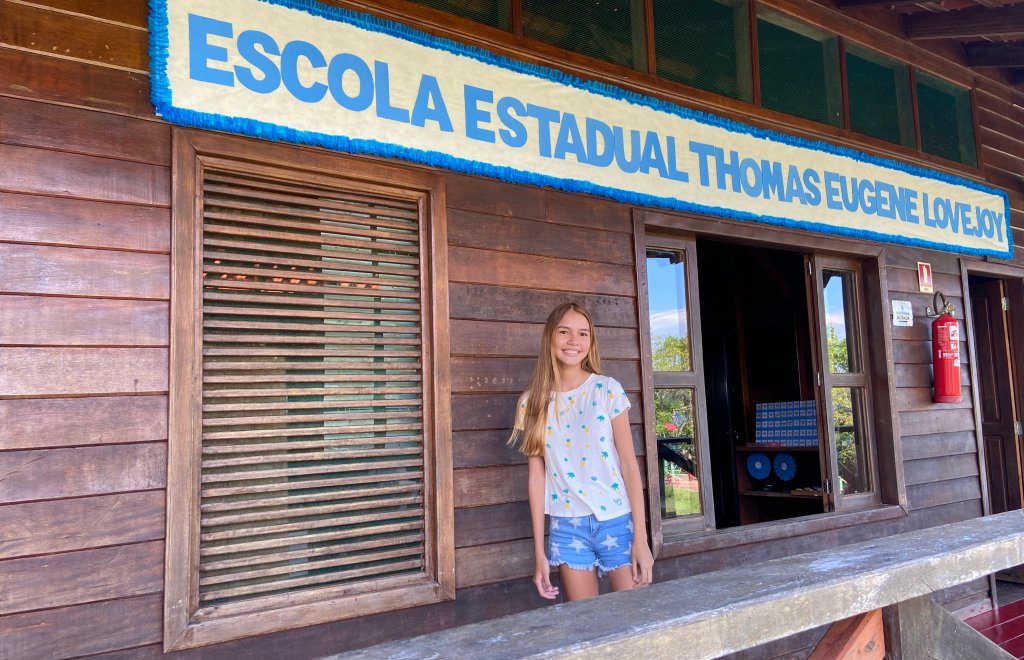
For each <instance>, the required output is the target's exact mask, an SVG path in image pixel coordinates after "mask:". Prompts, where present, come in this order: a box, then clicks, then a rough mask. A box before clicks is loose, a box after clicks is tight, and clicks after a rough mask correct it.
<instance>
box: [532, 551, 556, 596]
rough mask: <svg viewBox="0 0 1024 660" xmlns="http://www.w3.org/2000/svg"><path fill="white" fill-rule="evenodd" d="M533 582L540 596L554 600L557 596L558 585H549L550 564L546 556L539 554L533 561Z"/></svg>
mask: <svg viewBox="0 0 1024 660" xmlns="http://www.w3.org/2000/svg"><path fill="white" fill-rule="evenodd" d="M533 584H534V585H535V586H536V587H537V593H538V594H540V597H541V598H547V599H548V600H554V599H555V598H557V597H558V587H553V586H551V565H550V564H549V563H548V558H547V557H546V556H543V555H541V556H539V557H537V561H536V562H534V570H533Z"/></svg>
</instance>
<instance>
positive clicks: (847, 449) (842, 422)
mask: <svg viewBox="0 0 1024 660" xmlns="http://www.w3.org/2000/svg"><path fill="white" fill-rule="evenodd" d="M832 425H833V427H834V428H835V433H836V454H837V456H836V458H837V462H838V464H839V492H840V493H842V494H844V495H849V494H852V493H867V492H870V491H871V464H870V459H869V455H868V445H867V438H866V435H865V426H864V425H865V419H864V389H863V388H860V387H833V388H832Z"/></svg>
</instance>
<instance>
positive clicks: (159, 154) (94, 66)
mask: <svg viewBox="0 0 1024 660" xmlns="http://www.w3.org/2000/svg"><path fill="white" fill-rule="evenodd" d="M45 4H46V5H48V6H49V7H50V8H44V7H43V6H42V4H41V3H26V2H16V1H13V0H0V69H2V70H3V71H4V76H3V82H2V83H0V95H4V94H12V93H13V94H14V95H15V96H18V97H22V98H13V97H11V96H0V161H2V162H3V163H4V167H2V168H0V584H3V585H4V586H3V588H2V589H0V639H2V640H3V642H0V646H2V647H3V649H4V650H3V652H0V655H3V656H4V657H5V658H6V657H10V658H12V659H21V658H43V657H48V658H61V657H74V656H80V655H91V654H98V653H107V652H111V651H120V650H123V649H133V648H138V647H144V646H146V645H152V644H154V643H157V642H159V641H160V639H161V634H162V630H161V620H162V609H163V554H164V542H163V539H164V534H165V522H164V511H165V500H166V494H165V491H164V487H165V484H166V477H167V474H166V469H167V468H166V465H167V444H166V442H167V364H168V327H169V316H168V292H169V286H168V285H169V277H170V260H169V252H170V208H169V207H170V192H171V190H170V188H171V186H170V134H171V132H170V128H169V127H168V126H167V125H164V124H162V123H159V122H156V121H147V120H143V119H139V118H135V117H132V116H129V115H137V116H143V117H151V114H152V109H151V106H150V105H149V102H148V77H147V76H146V75H144V74H143V73H141V71H143V70H144V69H145V68H146V66H147V64H146V48H147V46H146V39H147V37H146V31H145V29H144V25H145V20H144V19H145V6H144V3H134V2H130V3H117V4H118V7H116V8H115V7H114V5H111V4H110V3H97V2H92V1H86V0H79V1H74V0H67V1H65V2H59V1H53V2H49V3H45ZM129 5H132V6H131V7H130V6H129ZM91 11H95V12H96V13H97V16H96V17H93V16H89V15H88V12H91ZM83 12H84V13H83ZM104 13H106V15H104ZM133 14H134V16H133V17H131V18H129V17H130V16H131V15H133ZM119 16H123V17H125V18H127V19H128V20H129V22H133V23H135V25H122V24H120V22H119V21H118V17H119ZM112 21H113V22H112ZM28 99H37V100H28ZM38 100H47V101H55V102H59V103H68V104H72V105H80V106H92V107H94V108H98V109H101V110H113V111H115V112H119V113H125V114H110V113H106V112H96V111H94V110H85V109H79V108H72V107H67V106H61V105H55V104H50V103H40V102H38Z"/></svg>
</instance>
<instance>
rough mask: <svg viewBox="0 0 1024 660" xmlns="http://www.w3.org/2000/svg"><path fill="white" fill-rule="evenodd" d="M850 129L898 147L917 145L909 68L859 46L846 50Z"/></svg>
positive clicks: (850, 46) (850, 45) (851, 46)
mask: <svg viewBox="0 0 1024 660" xmlns="http://www.w3.org/2000/svg"><path fill="white" fill-rule="evenodd" d="M846 84H847V89H848V91H849V97H850V128H852V129H853V130H855V131H857V132H858V133H863V134H864V135H870V136H871V137H876V138H879V139H881V140H886V141H888V142H892V143H894V144H901V145H903V146H905V147H913V146H914V144H915V143H914V139H915V138H914V116H913V112H912V110H911V103H910V75H909V72H908V70H907V65H906V64H902V63H900V62H897V61H895V60H891V59H889V58H887V57H885V56H883V55H879V54H878V53H874V52H872V51H870V50H867V49H866V48H861V47H859V46H857V45H856V44H849V45H848V46H847V48H846Z"/></svg>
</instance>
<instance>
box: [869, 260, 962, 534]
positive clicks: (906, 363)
mask: <svg viewBox="0 0 1024 660" xmlns="http://www.w3.org/2000/svg"><path fill="white" fill-rule="evenodd" d="M887 254H888V271H887V273H886V275H887V279H888V284H889V298H890V300H910V301H911V305H912V307H913V310H914V325H913V326H912V327H909V328H892V339H893V360H894V363H895V364H894V365H893V367H894V369H895V371H896V374H895V375H896V400H897V406H898V407H897V410H898V415H899V428H900V431H901V440H902V448H903V461H904V462H903V471H904V472H903V474H904V479H905V482H906V487H907V501H908V504H909V506H910V509H911V519H912V520H913V521H914V522H912V523H911V525H912V526H914V527H918V526H929V524H936V525H938V524H943V523H946V522H954V521H956V520H962V519H964V518H963V517H973V515H976V514H980V512H981V510H982V494H981V488H982V485H981V479H980V472H979V464H978V446H977V440H976V438H975V424H974V410H973V409H972V407H971V400H972V399H971V388H970V372H969V369H970V368H971V367H970V364H969V363H970V351H969V350H968V345H967V343H966V339H967V332H966V328H965V327H964V324H963V323H964V306H963V295H964V293H963V290H962V284H961V280H960V265H959V263H958V261H957V259H956V258H955V257H954V256H953V255H949V254H945V253H937V252H925V251H915V250H907V249H904V248H900V249H896V250H891V251H889V250H887ZM918 261H925V262H929V263H931V265H932V272H933V280H934V285H935V288H936V290H941V291H942V292H943V293H944V294H945V295H946V297H947V299H948V300H950V301H951V302H953V304H954V305H955V307H956V314H955V317H956V319H957V320H958V321H959V323H960V329H961V334H960V336H961V337H962V338H963V339H964V341H963V342H961V344H960V355H961V356H962V357H963V358H965V359H964V360H963V367H962V371H961V383H962V385H963V387H962V394H963V401H962V402H961V403H946V404H934V403H932V402H931V396H932V374H931V363H932V360H931V322H932V319H931V318H929V317H927V316H925V307H931V306H932V300H931V298H932V297H931V295H928V294H922V293H919V292H918V283H917V262H918ZM961 516H963V517H961Z"/></svg>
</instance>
